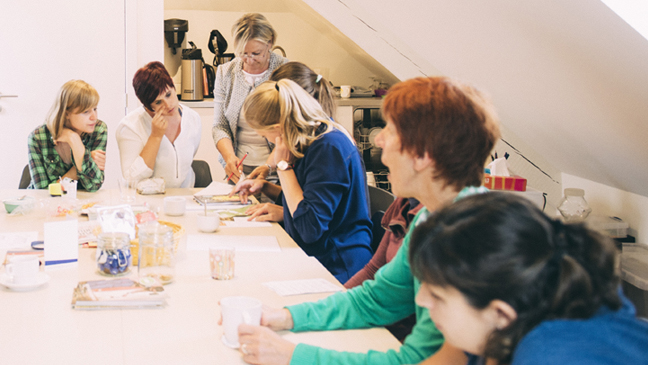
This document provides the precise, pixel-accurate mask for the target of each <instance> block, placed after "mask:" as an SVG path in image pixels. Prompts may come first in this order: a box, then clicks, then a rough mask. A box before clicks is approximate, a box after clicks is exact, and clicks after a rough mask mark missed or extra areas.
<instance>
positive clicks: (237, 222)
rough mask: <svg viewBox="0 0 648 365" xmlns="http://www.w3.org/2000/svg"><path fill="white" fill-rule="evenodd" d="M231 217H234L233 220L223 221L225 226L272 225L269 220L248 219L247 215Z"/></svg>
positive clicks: (251, 226)
mask: <svg viewBox="0 0 648 365" xmlns="http://www.w3.org/2000/svg"><path fill="white" fill-rule="evenodd" d="M232 219H234V221H223V223H225V227H243V228H254V227H272V224H271V223H270V222H256V221H248V217H234V218H232Z"/></svg>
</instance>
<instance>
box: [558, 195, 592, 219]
mask: <svg viewBox="0 0 648 365" xmlns="http://www.w3.org/2000/svg"><path fill="white" fill-rule="evenodd" d="M558 211H559V212H560V214H562V216H563V217H564V218H565V222H568V223H573V222H581V221H583V220H584V219H585V218H587V216H588V215H589V214H590V213H591V212H592V208H590V206H589V204H587V201H586V200H585V190H583V189H577V188H567V189H565V196H564V197H563V199H562V200H561V202H560V205H559V206H558Z"/></svg>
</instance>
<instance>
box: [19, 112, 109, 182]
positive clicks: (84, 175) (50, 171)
mask: <svg viewBox="0 0 648 365" xmlns="http://www.w3.org/2000/svg"><path fill="white" fill-rule="evenodd" d="M107 140H108V127H107V126H106V123H104V122H102V121H98V122H97V125H96V126H95V129H94V132H92V133H90V134H87V133H84V134H83V135H81V141H82V142H83V145H84V146H85V154H84V155H83V164H82V166H77V167H76V168H77V175H78V181H79V182H78V185H77V189H78V190H82V189H83V190H87V191H91V192H92V191H97V190H99V188H101V184H103V180H104V172H103V171H101V170H99V167H98V166H97V164H96V163H95V162H94V160H93V159H92V158H91V157H90V152H92V151H94V150H102V151H106V143H107ZM28 144H29V173H30V174H31V183H30V184H29V187H28V189H47V188H48V187H49V184H52V183H55V182H56V181H57V180H58V179H59V178H60V177H61V176H63V175H65V174H66V173H67V172H68V171H69V170H70V169H71V168H72V166H75V163H74V157H72V162H71V163H69V164H66V163H65V162H63V159H62V158H61V156H60V155H59V154H58V152H56V149H54V142H53V140H52V134H51V133H50V131H49V129H47V126H45V125H44V124H43V125H41V126H40V127H38V128H36V129H35V130H34V131H33V132H32V133H31V134H30V135H29V139H28Z"/></svg>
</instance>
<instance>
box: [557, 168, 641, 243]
mask: <svg viewBox="0 0 648 365" xmlns="http://www.w3.org/2000/svg"><path fill="white" fill-rule="evenodd" d="M562 184H563V187H564V188H580V189H583V190H585V200H587V203H588V204H589V205H590V207H592V214H596V215H605V216H614V217H619V218H621V219H622V220H623V221H624V222H626V223H628V224H629V225H630V230H629V234H631V235H633V236H635V238H636V239H637V242H642V243H648V219H647V218H646V217H648V197H645V196H641V195H637V194H634V193H630V192H627V191H623V190H620V189H616V188H613V187H610V186H607V185H603V184H600V183H597V182H594V181H591V180H587V179H583V178H580V177H577V176H573V175H569V174H562Z"/></svg>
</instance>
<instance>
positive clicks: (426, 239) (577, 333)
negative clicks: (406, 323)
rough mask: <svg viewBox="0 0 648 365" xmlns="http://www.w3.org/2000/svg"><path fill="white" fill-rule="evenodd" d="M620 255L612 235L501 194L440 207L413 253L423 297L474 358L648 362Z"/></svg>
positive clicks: (646, 332)
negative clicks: (621, 287)
mask: <svg viewBox="0 0 648 365" xmlns="http://www.w3.org/2000/svg"><path fill="white" fill-rule="evenodd" d="M616 258H617V252H616V248H615V247H614V243H612V240H611V239H610V238H607V237H604V236H603V235H601V234H600V233H597V232H594V231H590V230H589V229H587V228H586V227H585V226H584V225H582V224H581V225H576V224H564V223H562V222H560V221H558V220H553V219H551V218H549V217H547V216H546V215H545V214H543V213H542V212H541V211H540V210H539V209H538V208H536V207H535V206H533V204H531V203H530V202H529V201H527V200H526V199H525V198H523V197H519V196H517V195H513V194H509V193H503V192H498V193H488V194H483V195H481V196H473V197H469V198H466V199H464V200H462V201H459V202H458V203H456V204H454V205H452V206H450V207H447V208H445V209H443V210H441V211H440V212H439V213H438V214H436V215H434V216H432V217H431V218H430V219H429V220H427V221H426V222H424V223H421V224H420V225H419V226H418V227H416V229H415V230H414V232H413V234H412V240H411V249H410V252H409V261H410V263H411V267H412V272H413V273H414V275H415V276H416V277H417V278H418V279H419V280H421V282H422V284H421V290H419V292H418V295H417V297H416V302H417V303H418V305H420V306H423V307H426V308H427V309H428V310H429V313H430V317H431V318H432V320H433V321H434V323H435V324H436V325H437V328H439V330H441V332H442V333H443V335H444V337H445V339H446V341H447V342H448V343H450V344H452V345H454V346H456V347H458V348H459V349H461V350H463V351H465V352H467V353H470V354H471V355H473V356H469V358H470V360H469V362H468V364H482V363H484V357H487V358H490V359H491V360H490V361H489V362H488V363H489V364H512V365H516V364H619V365H621V364H645V363H646V362H647V361H648V322H646V321H644V320H639V319H637V318H636V317H635V310H634V307H633V306H632V304H631V303H630V302H629V301H628V299H627V298H625V297H624V296H623V294H621V291H620V290H619V284H620V278H619V273H618V269H616V268H615V262H616V261H617V260H616ZM426 363H427V362H426Z"/></svg>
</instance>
